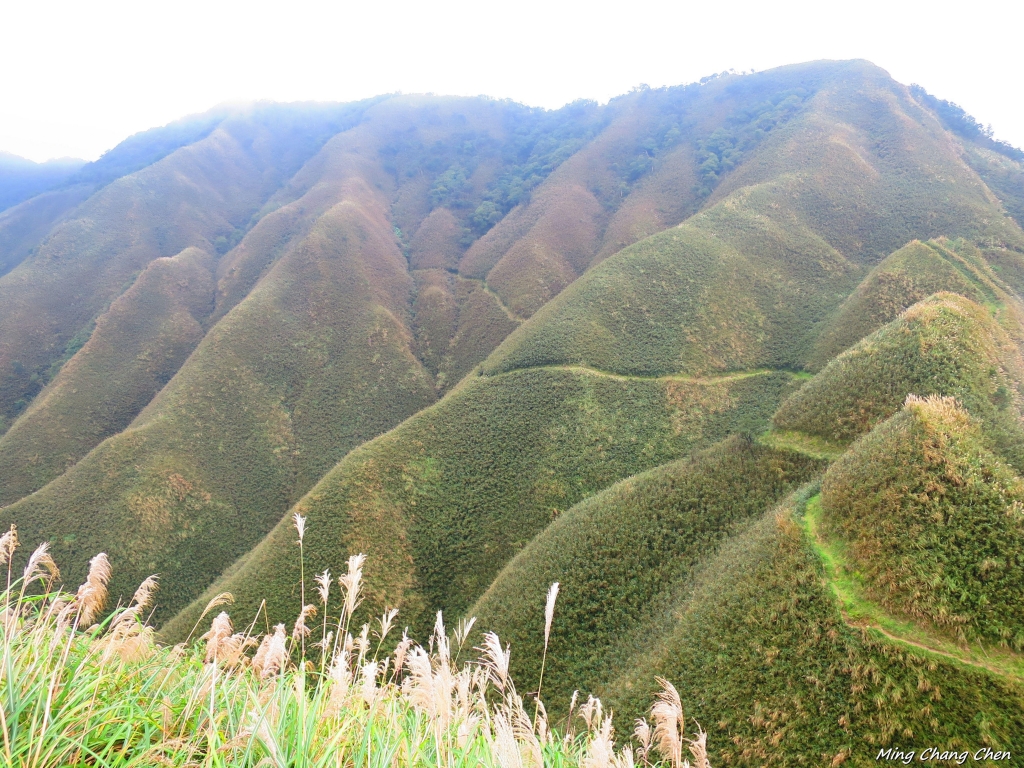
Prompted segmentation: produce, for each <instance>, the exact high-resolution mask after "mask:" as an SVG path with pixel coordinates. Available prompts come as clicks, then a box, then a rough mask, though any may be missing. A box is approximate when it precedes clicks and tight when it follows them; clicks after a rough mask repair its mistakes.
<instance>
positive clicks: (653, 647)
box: [549, 491, 1024, 766]
mask: <svg viewBox="0 0 1024 768" xmlns="http://www.w3.org/2000/svg"><path fill="white" fill-rule="evenodd" d="M808 493H809V491H805V492H804V493H802V494H799V495H797V496H796V497H795V498H793V499H791V500H789V501H788V502H787V503H786V504H784V505H783V506H782V508H781V509H779V510H772V511H769V512H768V513H767V514H765V515H764V517H763V518H762V519H761V520H760V521H759V522H758V523H757V524H756V525H754V526H752V527H751V528H750V529H749V530H747V531H746V532H744V533H743V534H742V535H740V536H737V537H735V538H734V539H732V540H730V541H728V542H727V543H725V544H724V545H723V546H722V548H721V549H720V551H719V552H718V553H717V554H716V555H715V556H714V557H712V558H710V559H709V560H708V561H707V562H706V563H705V564H704V565H703V566H702V567H701V568H700V569H699V571H698V572H697V574H696V576H695V578H694V579H693V581H692V582H690V583H687V584H685V586H684V587H683V588H682V589H680V590H678V591H677V593H676V597H675V599H674V601H673V602H672V603H671V605H670V607H668V608H666V610H665V612H664V614H663V619H662V620H661V622H660V625H659V624H652V626H651V627H650V628H649V629H648V634H647V642H646V643H645V646H646V647H645V648H643V649H642V650H640V651H639V652H638V653H637V654H636V655H635V657H634V660H633V662H632V663H631V664H628V665H624V667H623V671H622V672H621V674H619V675H617V676H616V677H614V678H612V679H611V680H610V681H609V683H608V684H607V685H606V686H605V687H603V688H602V689H601V690H600V692H601V693H604V694H606V696H605V703H606V705H607V706H609V707H614V709H615V712H616V715H617V717H621V718H622V720H623V722H624V723H628V722H629V720H628V718H629V717H631V716H633V715H634V714H635V715H640V714H642V713H643V712H644V710H645V709H646V708H647V706H648V703H647V702H648V701H649V697H650V695H652V694H653V693H654V691H653V688H654V684H653V678H654V676H655V675H661V676H664V677H667V678H668V679H670V680H672V681H674V682H675V683H676V685H677V686H678V688H679V691H680V694H681V696H682V699H683V706H684V709H685V712H686V715H687V717H688V718H694V719H696V720H697V721H698V722H700V724H701V725H703V726H704V727H705V728H707V730H708V734H709V735H708V744H709V745H710V746H711V759H712V764H713V765H714V764H722V765H739V766H782V765H799V764H809V765H840V764H843V765H872V764H874V763H875V758H876V757H877V756H878V753H879V751H880V749H883V748H888V747H894V748H897V749H900V750H903V751H904V752H906V751H910V750H915V751H916V752H917V754H918V755H920V754H921V752H922V750H924V749H926V748H929V747H934V748H935V749H937V750H938V751H940V752H941V751H950V750H956V751H957V752H963V751H965V750H966V751H967V752H968V755H972V754H974V752H975V751H977V750H979V749H985V748H990V749H992V750H1009V751H1010V752H1011V753H1013V754H1016V753H1018V752H1019V751H1020V750H1021V749H1024V743H1022V741H1021V738H1022V736H1021V735H1022V734H1024V687H1022V685H1021V683H1020V682H1019V681H1014V680H1011V679H1007V678H1004V677H1002V676H999V675H993V674H991V673H990V672H988V671H987V670H985V669H983V668H980V667H973V666H970V665H966V664H961V663H958V662H956V661H954V660H951V659H948V658H945V657H942V656H939V655H937V654H933V653H929V652H928V651H927V650H922V649H920V648H915V647H912V646H908V645H903V644H897V643H893V642H892V640H891V639H889V638H886V637H884V636H883V635H881V634H879V633H877V632H874V631H870V630H867V629H864V628H860V627H850V626H848V625H847V624H846V623H845V622H844V620H843V617H842V615H841V613H840V610H839V606H838V605H837V602H836V598H835V596H834V595H833V594H832V592H831V591H830V589H829V588H828V585H827V584H826V582H825V579H824V571H823V566H822V563H821V561H820V560H819V559H818V556H817V555H816V554H815V552H814V551H813V549H812V547H811V546H810V544H809V542H808V541H807V539H806V536H805V534H804V533H803V531H802V530H801V529H800V527H799V526H798V525H797V523H796V522H795V520H794V515H795V514H799V513H800V511H801V509H802V507H803V503H804V501H803V500H804V499H806V497H807V495H808ZM801 497H802V498H801ZM556 615H557V614H556ZM556 626H557V619H556ZM550 661H551V659H549V662H550ZM690 722H692V720H691V721H690Z"/></svg>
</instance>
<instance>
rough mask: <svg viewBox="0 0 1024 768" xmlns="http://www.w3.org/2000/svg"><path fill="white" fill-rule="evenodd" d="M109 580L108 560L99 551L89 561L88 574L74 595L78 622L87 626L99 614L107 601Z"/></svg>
mask: <svg viewBox="0 0 1024 768" xmlns="http://www.w3.org/2000/svg"><path fill="white" fill-rule="evenodd" d="M109 581H110V560H108V559H107V556H106V554H105V553H103V552H100V553H99V554H98V555H96V557H94V558H93V559H92V560H90V561H89V575H88V576H86V577H85V583H84V584H82V585H81V586H80V587H79V588H78V595H77V597H76V601H77V606H78V615H79V622H80V623H81V624H82V625H84V626H87V627H88V626H89V625H90V624H92V623H93V621H95V619H96V617H97V616H99V614H100V611H102V610H103V606H104V605H105V604H106V602H107V583H108V582H109Z"/></svg>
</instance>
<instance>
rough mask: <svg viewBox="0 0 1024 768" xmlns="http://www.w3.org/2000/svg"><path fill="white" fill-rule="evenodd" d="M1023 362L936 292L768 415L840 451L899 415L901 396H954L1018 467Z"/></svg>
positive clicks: (989, 327) (984, 317)
mask: <svg viewBox="0 0 1024 768" xmlns="http://www.w3.org/2000/svg"><path fill="white" fill-rule="evenodd" d="M1022 382H1024V360H1022V358H1021V353H1020V349H1019V347H1018V346H1017V345H1016V344H1014V343H1013V342H1012V341H1011V339H1010V338H1009V336H1008V335H1007V334H1006V332H1005V331H1003V330H1002V328H1000V326H999V325H998V324H997V323H996V322H995V320H994V319H993V317H992V315H991V314H990V312H989V311H988V310H986V309H984V308H982V307H981V306H979V305H978V304H975V303H974V302H972V301H971V300H969V299H966V298H964V297H962V296H957V295H954V294H950V293H939V294H936V295H935V296H933V297H931V298H929V299H926V300H925V301H922V302H920V303H918V304H915V305H914V306H913V307H911V308H910V309H908V310H907V311H906V312H904V313H903V314H902V315H901V316H900V317H899V318H897V319H896V320H893V321H892V322H890V323H889V324H887V325H885V326H883V327H882V328H881V329H879V330H878V331H876V332H875V333H873V334H871V335H870V336H868V337H866V338H865V339H863V340H862V341H861V342H859V343H858V344H856V345H854V346H853V347H852V348H850V349H849V350H847V351H846V352H844V353H843V354H841V355H839V356H838V357H837V358H835V359H834V360H833V361H832V362H830V363H829V364H828V365H827V366H826V367H825V368H824V370H822V372H821V373H819V374H818V375H817V376H815V377H814V379H813V380H811V381H809V382H808V383H807V384H805V385H804V386H803V387H802V388H801V389H800V390H799V391H798V392H797V393H795V394H794V395H792V396H791V397H790V398H789V399H788V400H787V401H786V402H785V403H783V404H782V407H781V408H779V411H778V413H776V414H775V416H774V417H773V424H774V426H775V428H776V429H779V430H783V431H795V432H800V433H804V434H808V435H813V436H816V437H820V438H823V439H825V440H827V441H830V442H833V443H838V444H841V445H845V444H848V443H849V442H850V441H851V440H853V439H854V438H856V437H858V436H860V435H863V434H865V433H867V432H868V431H869V430H871V429H872V428H873V427H874V426H875V425H876V424H878V423H880V422H882V421H884V420H885V419H887V418H889V417H890V416H892V415H893V414H894V413H896V412H897V411H899V409H900V408H902V406H903V401H904V400H905V399H906V397H907V395H910V394H914V395H920V396H925V395H932V394H935V395H944V396H951V397H956V398H957V399H958V400H960V402H962V403H963V404H964V406H965V407H966V408H967V409H968V410H969V411H970V412H971V413H972V414H974V415H975V416H976V417H977V418H979V419H981V420H983V421H984V423H985V431H986V434H987V436H988V438H989V440H990V443H991V445H992V446H993V447H994V448H995V449H996V450H997V451H998V452H999V453H1000V454H1001V455H1002V456H1003V457H1004V459H1005V460H1006V461H1009V462H1010V463H1012V464H1013V465H1014V466H1016V467H1024V429H1022V427H1021V423H1022V422H1021V418H1022V405H1021V404H1022V397H1024V383H1022Z"/></svg>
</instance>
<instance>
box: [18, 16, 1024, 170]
mask: <svg viewBox="0 0 1024 768" xmlns="http://www.w3.org/2000/svg"><path fill="white" fill-rule="evenodd" d="M1022 22H1024V3H1022V2H1019V0H1018V1H1017V2H1010V1H1009V0H1007V1H1005V2H984V1H983V2H975V3H971V4H970V5H968V6H964V5H963V4H956V5H953V4H951V3H950V4H944V3H942V2H941V0H940V1H939V2H935V1H933V2H901V1H900V0H885V1H884V2H876V0H866V1H865V2H858V3H841V4H840V3H830V2H827V1H826V0H816V1H815V2H802V1H791V0H775V1H774V2H768V0H758V2H747V1H746V0H742V1H736V2H712V1H710V0H704V2H700V3H690V2H683V1H680V0H676V2H649V1H648V0H620V1H619V2H614V3H606V2H600V1H596V0H591V1H590V2H576V3H567V2H558V1H557V0H542V1H540V2H537V1H535V0H522V1H520V0H515V1H513V2H509V0H504V1H503V2H495V1H494V0H474V1H473V2H463V1H462V0H441V1H439V2H429V0H420V1H419V2H412V3H407V2H380V1H379V0H378V1H377V2H374V0H363V2H351V1H350V0H344V1H336V2H310V1H305V2H303V1H301V0H290V1H289V2H277V3H261V2H257V1H256V0H251V1H250V2H245V3H241V2H218V1H217V0H202V2H192V1H191V0H175V2H164V1H163V0H148V1H143V0H132V2H105V1H103V0H94V1H89V0H86V2H82V0H77V2H49V1H48V0H31V1H30V0H0V78H2V82H3V85H2V87H0V150H6V151H8V152H13V153H15V154H18V155H22V156H24V157H28V158H31V159H33V160H37V161H42V160H46V159H48V158H52V157H60V156H76V157H82V158H85V159H89V160H92V159H95V158H96V157H98V156H99V155H100V154H102V153H103V152H104V151H106V150H107V149H110V148H111V147H112V146H114V145H115V144H117V143H118V142H119V141H121V140H122V139H124V138H125V137H126V136H129V135H131V134H132V133H136V132H138V131H141V130H145V129H146V128H151V127H153V126H157V125H163V124H165V123H167V122H170V121H171V120H174V119H177V118H179V117H182V116H184V115H187V114H191V113H196V112H202V111H205V110H207V109H209V108H210V107H212V106H214V105H215V104H218V103H221V102H225V101H248V100H254V99H273V100H278V101H299V100H311V99H313V100H324V101H326V100H341V101H347V100H351V99H358V98H362V97H366V96H372V95H375V94H379V93H387V92H394V91H403V92H406V93H418V92H433V93H443V94H459V95H476V94H487V95H490V96H495V97H499V98H506V97H509V98H513V99H516V100H518V101H522V102H525V103H527V104H532V105H537V106H544V107H559V106H561V105H562V104H564V103H566V102H568V101H572V100H574V99H577V98H584V97H585V98H591V99H597V100H600V101H605V100H607V99H608V98H609V97H611V96H614V95H616V94H619V93H623V92H625V91H628V90H629V89H630V88H631V87H633V86H635V85H637V84H639V83H647V84H649V85H651V86H659V85H674V84H679V83H686V82H692V81H694V80H697V79H699V78H700V77H702V76H704V75H707V74H711V73H714V72H720V71H722V70H725V69H730V68H731V69H735V70H737V71H745V70H748V69H757V70H763V69H768V68H770V67H775V66H779V65H782V64H790V63H794V62H799V61H808V60H811V59H824V58H828V59H847V58H865V59H870V60H871V61H873V62H875V63H876V64H878V65H879V66H881V67H884V68H885V69H887V70H888V71H889V73H890V74H891V75H892V76H893V77H895V78H896V79H897V80H899V81H901V82H904V83H911V82H917V83H920V84H921V85H923V86H924V87H925V88H927V89H928V90H929V91H931V92H932V93H934V94H935V95H937V96H939V97H941V98H945V99H950V100H952V101H955V102H957V103H959V104H960V105H962V106H963V107H964V108H965V109H967V111H968V112H970V113H971V114H973V115H974V116H975V117H976V118H977V119H978V120H980V121H981V122H982V123H986V124H988V123H991V125H992V126H993V128H994V129H995V132H996V136H997V137H998V138H1002V139H1005V140H1007V141H1010V142H1011V143H1013V144H1015V145H1017V146H1024V98H1022V97H1021V94H1022V90H1024V89H1022V86H1024V65H1022V64H1021V57H1020V56H1021V54H1020V50H1021V45H1020V35H1021V29H1022Z"/></svg>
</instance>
